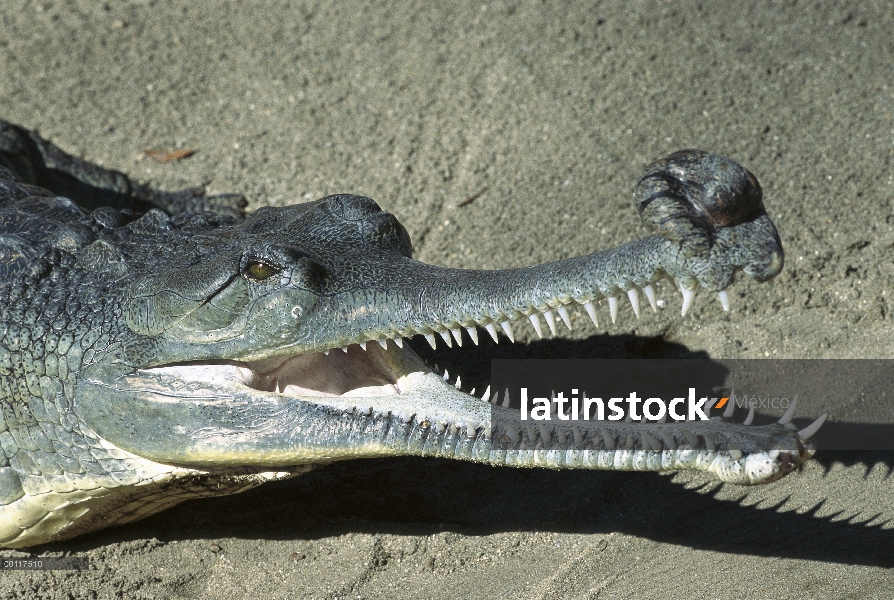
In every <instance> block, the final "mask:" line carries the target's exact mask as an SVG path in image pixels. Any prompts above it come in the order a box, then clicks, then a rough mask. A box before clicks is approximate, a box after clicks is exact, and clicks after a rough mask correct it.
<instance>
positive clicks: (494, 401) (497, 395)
mask: <svg viewBox="0 0 894 600" xmlns="http://www.w3.org/2000/svg"><path fill="white" fill-rule="evenodd" d="M499 401H500V392H494V395H493V396H491V399H490V403H491V404H493V405H494V406H496V405H497V403H498V402H499Z"/></svg>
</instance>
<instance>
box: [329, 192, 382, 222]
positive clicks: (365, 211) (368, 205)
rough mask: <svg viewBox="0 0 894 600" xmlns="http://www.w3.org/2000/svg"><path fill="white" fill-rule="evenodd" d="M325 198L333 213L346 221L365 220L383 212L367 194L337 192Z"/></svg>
mask: <svg viewBox="0 0 894 600" xmlns="http://www.w3.org/2000/svg"><path fill="white" fill-rule="evenodd" d="M323 200H324V201H325V203H326V206H327V207H328V208H329V210H330V211H331V212H332V214H333V215H335V216H336V217H340V218H342V219H344V220H346V221H363V220H365V219H368V218H369V217H371V216H373V215H376V214H379V213H381V212H382V209H381V208H380V207H379V205H378V204H376V202H375V200H373V199H372V198H367V197H366V196H355V195H354V194H335V195H333V196H326V197H325V198H323Z"/></svg>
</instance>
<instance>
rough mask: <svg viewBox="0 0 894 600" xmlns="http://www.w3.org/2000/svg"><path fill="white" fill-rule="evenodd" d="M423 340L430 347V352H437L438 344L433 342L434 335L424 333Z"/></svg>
mask: <svg viewBox="0 0 894 600" xmlns="http://www.w3.org/2000/svg"><path fill="white" fill-rule="evenodd" d="M425 339H426V340H427V341H428V345H429V346H431V349H432V350H437V349H438V343H437V342H436V341H435V334H433V333H426V334H425Z"/></svg>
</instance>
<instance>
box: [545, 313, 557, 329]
mask: <svg viewBox="0 0 894 600" xmlns="http://www.w3.org/2000/svg"><path fill="white" fill-rule="evenodd" d="M543 316H544V317H545V318H546V324H547V325H549V330H550V331H551V332H552V334H553V335H556V316H555V315H554V314H553V311H551V310H546V311H544V313H543Z"/></svg>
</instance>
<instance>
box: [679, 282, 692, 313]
mask: <svg viewBox="0 0 894 600" xmlns="http://www.w3.org/2000/svg"><path fill="white" fill-rule="evenodd" d="M680 291H681V292H682V293H683V310H682V311H681V312H680V314H681V315H682V316H684V317H685V316H686V313H687V312H689V307H690V306H692V299H693V298H695V290H687V289H686V288H684V287H683V286H680Z"/></svg>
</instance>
